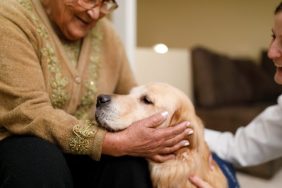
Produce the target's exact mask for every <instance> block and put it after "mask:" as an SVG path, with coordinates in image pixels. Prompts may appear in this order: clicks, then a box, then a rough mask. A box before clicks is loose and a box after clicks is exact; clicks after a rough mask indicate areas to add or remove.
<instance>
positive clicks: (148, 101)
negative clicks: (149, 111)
mask: <svg viewBox="0 0 282 188" xmlns="http://www.w3.org/2000/svg"><path fill="white" fill-rule="evenodd" d="M140 101H141V102H142V103H144V104H148V105H153V104H154V102H153V100H152V99H150V98H149V96H147V95H143V96H142V97H141V98H140Z"/></svg>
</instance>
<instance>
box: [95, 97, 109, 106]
mask: <svg viewBox="0 0 282 188" xmlns="http://www.w3.org/2000/svg"><path fill="white" fill-rule="evenodd" d="M109 102H111V96H110V95H99V96H98V97H97V102H96V107H99V106H102V105H105V104H108V103H109Z"/></svg>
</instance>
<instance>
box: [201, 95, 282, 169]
mask: <svg viewBox="0 0 282 188" xmlns="http://www.w3.org/2000/svg"><path fill="white" fill-rule="evenodd" d="M205 139H206V141H207V143H208V145H209V146H210V149H211V150H212V151H214V152H215V153H217V154H218V155H219V156H220V157H221V158H223V159H225V160H227V161H229V162H231V163H233V164H234V165H236V166H241V167H242V166H251V165H257V164H260V163H263V162H266V161H269V160H272V159H275V158H278V157H282V95H280V96H279V98H278V104H277V105H273V106H270V107H268V108H266V109H265V110H264V111H263V112H262V113H261V114H260V115H258V116H257V117H256V118H255V119H254V120H253V121H252V122H251V123H250V124H248V125H247V126H246V127H241V128H239V129H238V130H237V131H236V133H235V135H233V134H232V133H230V132H224V133H221V132H218V131H213V130H208V129H206V130H205Z"/></svg>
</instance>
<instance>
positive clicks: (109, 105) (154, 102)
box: [95, 83, 203, 145]
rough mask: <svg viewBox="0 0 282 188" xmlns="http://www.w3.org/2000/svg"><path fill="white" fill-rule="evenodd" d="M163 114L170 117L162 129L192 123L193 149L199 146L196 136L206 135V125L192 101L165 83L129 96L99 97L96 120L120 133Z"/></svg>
mask: <svg viewBox="0 0 282 188" xmlns="http://www.w3.org/2000/svg"><path fill="white" fill-rule="evenodd" d="M163 111H167V112H168V113H169V116H168V118H167V120H166V121H165V122H164V123H162V124H161V125H160V127H168V126H174V125H175V124H177V123H180V122H182V121H190V122H191V124H192V128H193V129H194V135H193V137H194V138H193V140H190V139H189V140H190V142H191V144H192V145H194V144H195V142H197V140H196V138H195V135H198V134H201V135H202V134H203V125H202V123H201V121H200V119H199V118H198V117H197V116H196V114H195V109H194V106H193V104H192V102H191V101H190V99H189V98H188V97H187V96H186V95H185V94H184V93H183V92H182V91H180V90H179V89H177V88H175V87H173V86H171V85H168V84H164V83H149V84H147V85H141V86H138V87H135V88H133V89H132V90H131V91H130V93H129V94H128V95H99V96H98V98H97V105H96V115H95V116H96V120H97V122H98V123H99V125H100V126H102V127H104V128H106V129H108V130H111V131H118V130H122V129H125V128H127V127H128V126H129V125H131V124H132V123H133V122H135V121H137V120H141V119H144V118H146V117H149V116H151V115H153V114H155V113H157V112H163ZM197 132H198V133H197ZM201 137H202V136H201Z"/></svg>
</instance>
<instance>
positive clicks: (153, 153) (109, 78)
mask: <svg viewBox="0 0 282 188" xmlns="http://www.w3.org/2000/svg"><path fill="white" fill-rule="evenodd" d="M117 7H118V5H117V4H116V2H115V1H114V0H108V1H107V0H104V1H89V0H71V1H70V0H41V1H39V0H9V1H0V23H1V25H0V67H1V68H0V99H1V100H0V153H1V155H0V187H3V188H6V187H29V188H33V187H36V188H37V187H56V188H60V187H68V188H72V187H98V188H99V187H112V188H115V187H116V188H117V187H123V188H126V187H128V188H131V187H135V188H146V187H151V181H150V178H149V172H148V167H147V162H146V160H145V159H143V158H141V157H147V158H150V159H155V160H159V161H161V160H167V159H170V158H171V157H173V155H172V153H169V152H167V151H168V149H169V151H171V152H173V151H175V150H176V149H178V148H179V147H180V146H181V145H179V143H181V141H183V139H184V133H183V132H184V130H186V129H188V128H187V126H186V124H180V125H178V126H175V128H173V129H162V130H154V127H157V125H159V124H160V123H161V122H162V121H164V119H165V116H163V115H161V114H157V115H155V116H153V117H151V118H148V119H145V120H142V121H139V122H135V123H133V124H132V126H131V127H133V128H130V129H129V130H126V131H121V132H119V133H108V132H106V131H105V130H104V129H102V128H100V127H98V126H97V122H96V121H95V119H94V114H93V110H95V104H96V95H97V94H98V93H117V94H125V93H128V92H129V90H130V89H131V88H132V87H133V86H135V85H136V81H135V79H134V77H133V74H132V71H131V70H130V66H129V64H128V60H127V57H126V56H125V52H124V48H123V46H122V43H121V41H120V39H119V37H118V36H117V34H116V32H115V31H114V30H113V27H112V24H111V22H110V21H108V20H107V19H106V18H104V16H105V15H106V14H109V13H111V12H112V11H113V10H114V9H116V8H117ZM165 114H166V113H165ZM134 127H135V128H136V127H137V128H138V129H135V128H134ZM132 135H134V139H132ZM152 138H153V139H154V142H153V141H152ZM171 139H172V140H173V141H171ZM156 143H157V144H156ZM121 146H123V147H121ZM124 146H127V147H124ZM124 148H126V149H124ZM106 155H108V156H106ZM19 156H20V157H19ZM108 180H111V181H108ZM129 180H130V181H129Z"/></svg>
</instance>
